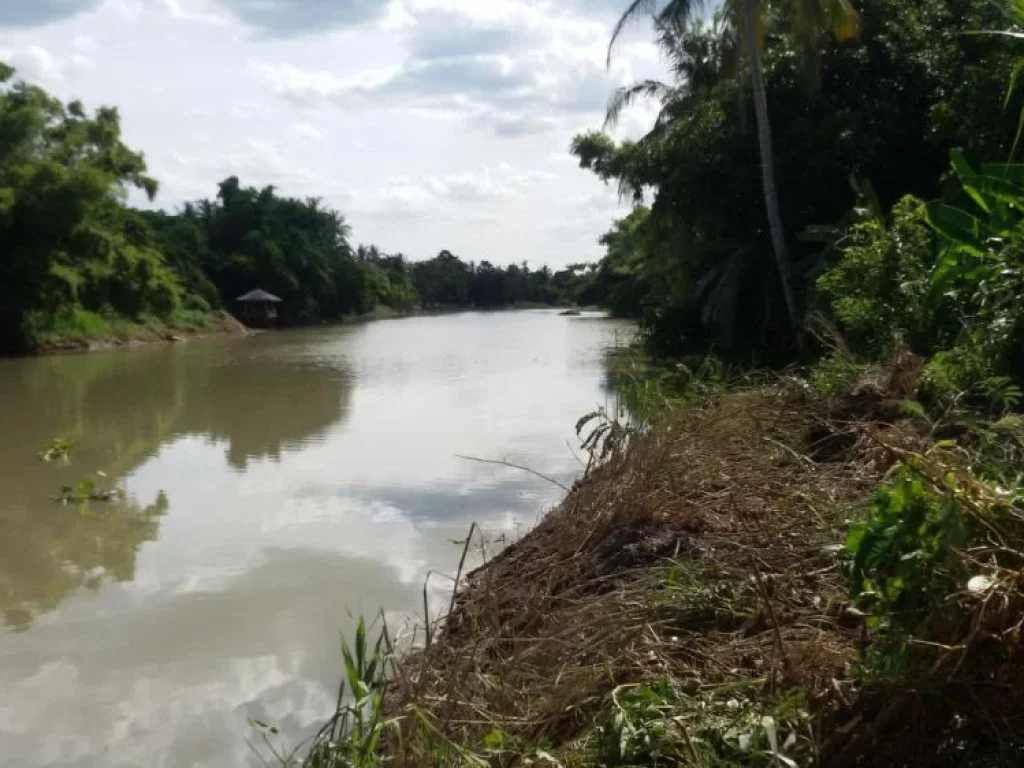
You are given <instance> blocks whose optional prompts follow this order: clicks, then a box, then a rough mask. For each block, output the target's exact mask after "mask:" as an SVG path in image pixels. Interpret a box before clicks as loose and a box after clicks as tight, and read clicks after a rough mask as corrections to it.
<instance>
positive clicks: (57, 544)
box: [0, 339, 350, 629]
mask: <svg viewBox="0 0 1024 768" xmlns="http://www.w3.org/2000/svg"><path fill="white" fill-rule="evenodd" d="M216 342H220V340H211V341H210V342H209V343H204V342H198V343H194V344H187V345H181V346H177V347H170V346H168V347H151V348H141V349H136V350H130V351H127V352H122V351H119V352H115V353H97V354H90V355H79V356H74V357H50V358H30V359H22V360H4V361H0V424H3V428H4V439H3V440H2V441H0V612H2V613H3V614H4V616H5V617H6V623H7V624H9V625H11V626H14V627H16V628H19V629H25V628H27V627H28V625H29V624H30V623H31V621H32V620H33V619H34V617H36V616H38V615H39V614H41V613H44V612H46V611H50V610H53V609H54V608H56V607H57V605H58V604H59V603H60V602H61V601H62V600H63V599H64V598H66V597H67V596H69V595H70V594H72V593H73V592H74V591H76V590H77V589H80V588H98V587H99V585H100V584H101V583H103V582H104V580H111V581H131V580H132V579H133V578H134V574H135V562H136V555H137V552H138V551H139V548H140V547H141V545H142V544H143V543H144V542H147V541H152V540H155V539H156V538H157V534H158V529H159V521H160V515H161V514H162V513H163V511H164V510H165V509H166V499H164V500H162V501H159V502H158V503H157V504H156V505H154V506H152V507H147V508H145V509H140V508H139V507H137V506H133V505H131V504H127V503H94V504H91V505H89V507H88V509H87V510H85V511H84V512H83V513H82V514H80V515H79V514H77V513H76V510H75V508H74V507H73V506H68V507H64V506H61V505H59V504H57V503H56V502H54V501H53V496H54V495H55V494H56V493H57V492H58V491H59V489H60V488H61V486H62V485H74V484H76V483H77V482H78V481H79V480H81V479H83V478H86V477H91V476H94V473H95V472H96V471H97V470H103V471H104V472H105V473H106V474H107V475H108V476H109V480H108V482H109V483H111V484H117V483H118V482H120V481H121V480H122V479H123V478H125V477H126V476H128V475H130V474H131V473H132V472H134V471H135V470H136V469H137V468H138V467H139V466H141V465H142V464H143V463H144V462H145V461H146V460H147V459H149V458H151V457H152V456H154V455H156V453H157V452H158V451H159V449H160V447H161V445H163V444H165V443H167V442H169V441H170V440H172V439H173V438H175V437H177V436H184V435H207V436H209V437H211V438H213V439H215V440H218V441H224V442H226V443H227V444H228V452H227V458H228V461H229V462H230V463H231V465H232V466H234V467H235V468H238V469H242V468H244V467H245V466H246V463H247V461H248V460H249V459H252V458H264V457H274V458H276V457H279V456H280V454H281V452H282V450H285V449H286V448H288V447H289V446H296V445H300V444H301V443H303V442H304V441H306V440H309V439H311V438H314V437H316V436H317V435H321V434H323V433H324V432H326V431H327V430H328V429H329V428H330V427H331V425H333V424H335V423H337V422H339V421H340V420H342V419H343V418H344V417H345V414H346V412H347V408H348V394H349V389H350V387H349V376H348V373H347V369H345V368H344V367H341V366H340V363H339V361H338V360H337V359H336V358H332V359H330V360H329V361H327V362H329V363H330V364H327V363H326V362H324V361H318V360H305V359H303V358H301V357H298V358H296V355H295V352H294V351H292V352H289V351H288V350H289V349H291V350H294V349H295V344H296V342H294V341H292V342H291V343H290V344H285V343H283V341H282V342H279V341H277V340H276V339H257V340H232V341H230V342H222V343H216ZM253 342H255V344H254V343H253ZM58 436H60V437H66V438H69V439H70V440H71V442H72V460H71V463H70V464H69V465H67V466H64V465H62V464H61V463H60V462H57V463H54V464H47V463H44V462H42V461H40V460H39V459H38V458H37V456H36V452H37V451H39V450H40V449H41V448H42V446H43V445H44V444H45V443H46V442H48V441H49V440H51V439H52V438H54V437H58ZM171 491H172V493H173V488H171Z"/></svg>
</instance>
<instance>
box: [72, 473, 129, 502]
mask: <svg viewBox="0 0 1024 768" xmlns="http://www.w3.org/2000/svg"><path fill="white" fill-rule="evenodd" d="M123 498H124V491H123V490H121V489H120V488H101V487H99V486H98V485H97V484H96V481H95V480H93V479H91V478H86V479H85V480H80V481H79V482H78V485H74V486H71V485H65V486H63V487H62V488H61V489H60V494H59V495H58V496H57V497H56V500H57V501H59V502H60V503H61V504H88V503H89V502H90V501H119V500H120V499H123Z"/></svg>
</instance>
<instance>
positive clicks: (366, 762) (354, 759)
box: [282, 617, 395, 768]
mask: <svg viewBox="0 0 1024 768" xmlns="http://www.w3.org/2000/svg"><path fill="white" fill-rule="evenodd" d="M341 653H342V659H343V661H344V666H345V676H344V678H343V680H342V683H341V689H340V690H339V692H338V710H337V712H336V713H335V715H334V717H333V718H332V719H331V720H330V721H329V722H328V723H327V724H326V725H325V726H324V727H323V728H322V729H321V730H320V733H319V734H318V735H317V737H316V739H315V740H314V745H313V748H312V749H311V751H310V753H309V756H308V757H307V758H306V760H305V761H304V762H303V764H304V765H310V766H316V767H317V768H376V766H381V765H385V764H387V763H388V760H387V759H386V758H385V757H383V756H382V754H381V749H380V746H381V738H382V737H383V736H384V734H385V732H386V731H387V729H389V728H391V727H393V726H394V725H395V721H393V720H390V719H388V718H386V717H385V715H384V694H385V691H386V688H387V673H386V667H387V664H388V663H389V659H390V654H391V648H390V642H389V640H388V635H387V628H386V627H385V628H382V629H381V631H380V634H379V635H378V637H377V641H376V642H375V643H373V644H372V645H371V644H370V643H369V642H368V638H367V628H366V622H365V620H364V619H363V618H362V617H360V619H359V623H358V624H357V625H356V631H355V636H354V638H353V642H352V644H351V645H350V644H349V642H348V641H347V640H346V639H345V638H342V641H341ZM346 691H347V695H346ZM282 762H284V761H282Z"/></svg>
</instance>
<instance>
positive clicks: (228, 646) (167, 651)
mask: <svg viewBox="0 0 1024 768" xmlns="http://www.w3.org/2000/svg"><path fill="white" fill-rule="evenodd" d="M371 585H372V592H373V594H374V595H375V596H378V599H380V600H381V601H382V602H383V603H384V604H387V605H389V606H392V607H393V608H394V610H396V611H410V612H412V611H415V610H416V599H415V597H416V595H415V592H414V591H412V590H409V589H408V588H407V586H405V585H404V584H402V583H401V582H400V581H399V580H398V579H396V578H395V574H394V573H393V572H389V571H388V570H387V569H383V568H381V567H380V565H379V564H377V563H375V562H373V561H370V560H365V559H360V558H349V557H344V556H338V555H335V554H331V553H328V552H324V551H313V550H272V551H270V552H268V553H267V556H266V559H265V560H264V561H263V562H261V563H260V564H259V565H257V566H256V567H254V568H253V569H252V570H250V571H247V572H245V573H244V574H241V575H239V576H238V577H236V578H235V579H234V580H232V581H230V582H229V583H227V584H225V585H224V587H225V588H224V590H223V591H218V592H213V591H207V592H194V593H190V594H186V595H177V596H174V597H170V598H167V599H155V600H152V603H153V604H151V605H149V606H148V610H147V611H146V612H145V613H137V612H131V611H127V610H122V611H118V612H115V613H112V614H105V615H103V616H100V617H93V616H89V615H88V614H87V613H86V612H83V614H85V615H83V616H81V617H80V618H79V620H77V621H75V622H74V625H73V626H74V628H73V631H69V628H68V627H66V626H61V627H42V626H41V627H39V628H37V630H35V631H34V632H33V633H32V635H31V637H30V636H28V635H24V636H18V637H15V638H13V639H12V640H10V641H8V642H7V643H6V646H5V649H4V650H5V656H4V664H3V666H2V670H0V683H2V686H0V687H2V689H3V690H4V692H5V696H4V697H3V698H2V699H0V730H2V731H3V732H4V733H5V738H4V740H5V743H6V746H7V747H8V748H9V749H10V754H15V755H19V756H23V757H24V758H25V762H29V763H32V764H38V765H71V766H74V765H80V766H85V765H96V764H97V763H96V762H95V755H96V754H98V753H99V751H102V750H103V748H104V747H105V746H107V747H109V751H107V752H105V753H104V754H105V757H104V760H103V763H102V764H103V765H111V766H119V765H132V766H136V765H153V764H160V765H166V766H168V767H169V768H173V767H175V766H193V765H196V766H199V765H209V766H222V765H238V764H239V763H240V762H242V760H243V757H244V754H245V744H244V741H243V737H244V736H245V735H248V734H247V726H246V722H247V718H249V717H265V718H268V719H271V720H274V721H275V722H278V723H279V724H280V725H282V726H283V727H284V728H286V729H287V730H288V731H289V735H290V736H292V737H294V738H298V737H299V736H300V735H301V734H302V733H305V732H306V731H307V730H308V729H309V728H310V727H311V726H313V725H314V724H315V723H317V722H318V721H319V720H320V719H321V718H323V717H324V716H325V715H326V714H327V713H329V711H330V710H331V708H332V706H333V695H334V684H335V682H336V681H337V679H338V676H339V674H340V666H341V664H340V652H339V645H338V633H339V631H342V632H346V633H350V631H351V627H352V625H353V624H354V622H353V621H352V620H350V619H349V618H347V617H348V611H350V610H351V611H353V612H358V611H359V610H360V607H361V606H359V605H357V604H355V605H353V604H351V599H352V596H353V595H357V594H360V593H361V592H362V591H363V590H364V589H365V590H370V589H371ZM124 597H127V596H124ZM126 607H127V606H126ZM52 659H58V660H57V661H51V660H52ZM85 701H88V702H90V704H89V706H88V707H83V705H82V702H85ZM168 723H174V727H173V728H168V727H167V725H168ZM54 724H59V727H57V728H54V727H53V726H54ZM225 734H236V735H237V739H234V738H225ZM90 756H92V757H90Z"/></svg>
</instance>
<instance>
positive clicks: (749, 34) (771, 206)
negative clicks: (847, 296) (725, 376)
mask: <svg viewBox="0 0 1024 768" xmlns="http://www.w3.org/2000/svg"><path fill="white" fill-rule="evenodd" d="M754 5H755V0H743V16H744V27H745V29H744V34H743V38H744V45H745V46H746V48H747V57H748V58H749V60H750V83H751V87H752V90H753V94H754V114H755V116H756V117H757V140H758V145H759V147H760V151H761V180H762V182H763V184H764V202H765V206H766V207H767V209H768V228H769V230H771V237H772V248H773V249H774V252H775V264H776V266H777V267H778V270H779V279H780V280H781V281H782V294H783V297H784V298H785V300H786V310H787V311H788V312H789V322H790V324H791V325H792V326H793V333H794V334H795V336H796V341H797V346H798V347H799V348H800V353H801V355H802V354H803V349H804V343H803V341H804V336H803V332H802V329H801V322H800V308H799V306H798V305H797V299H796V290H795V287H794V283H793V265H792V263H791V262H790V260H789V251H788V249H787V248H786V236H785V234H784V232H783V230H782V214H781V213H780V212H779V191H778V189H777V187H776V185H775V154H774V152H773V150H772V126H771V122H770V121H769V119H768V96H767V94H766V92H765V88H764V72H763V70H762V66H761V52H760V50H759V49H758V46H757V11H756V9H755V7H754Z"/></svg>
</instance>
